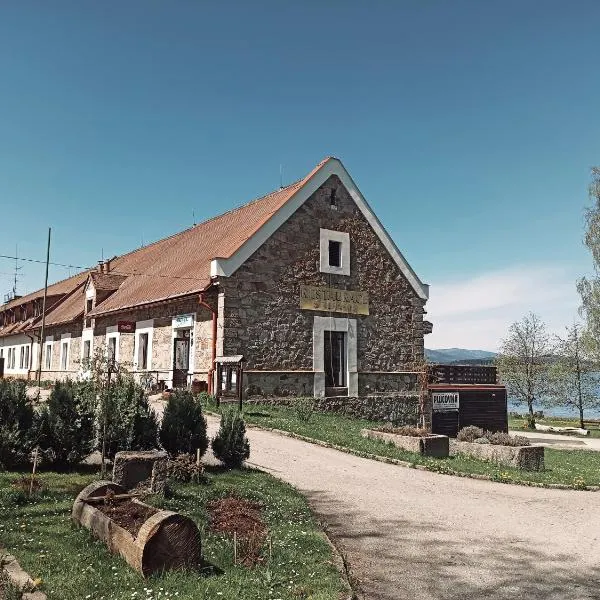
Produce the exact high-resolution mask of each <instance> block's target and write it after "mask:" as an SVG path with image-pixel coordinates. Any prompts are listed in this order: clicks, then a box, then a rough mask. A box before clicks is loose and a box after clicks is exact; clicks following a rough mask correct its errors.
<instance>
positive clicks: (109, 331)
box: [106, 325, 120, 362]
mask: <svg viewBox="0 0 600 600" xmlns="http://www.w3.org/2000/svg"><path fill="white" fill-rule="evenodd" d="M111 338H114V340H115V362H119V359H120V352H119V350H120V348H119V346H120V334H119V329H118V325H111V326H110V327H107V328H106V356H108V343H109V342H108V340H110V339H111Z"/></svg>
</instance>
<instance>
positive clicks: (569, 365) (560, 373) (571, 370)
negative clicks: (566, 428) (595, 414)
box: [550, 323, 600, 429]
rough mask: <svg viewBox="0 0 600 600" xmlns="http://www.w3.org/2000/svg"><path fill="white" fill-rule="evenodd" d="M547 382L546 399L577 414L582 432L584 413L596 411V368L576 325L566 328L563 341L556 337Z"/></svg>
mask: <svg viewBox="0 0 600 600" xmlns="http://www.w3.org/2000/svg"><path fill="white" fill-rule="evenodd" d="M550 379H551V381H552V386H551V390H550V397H551V398H552V399H553V400H554V402H555V404H558V405H561V406H566V407H569V408H574V409H575V410H577V412H578V413H579V425H580V427H581V428H582V429H585V419H584V412H585V411H586V410H589V409H592V408H598V407H600V398H599V397H598V394H597V392H596V389H597V387H598V365H597V363H596V362H595V361H594V360H593V355H592V353H591V352H590V350H589V346H588V344H586V338H585V336H584V333H583V331H582V328H581V326H580V325H578V324H577V323H575V324H574V325H573V326H572V327H567V332H566V336H565V337H564V338H561V337H559V336H557V340H556V346H555V348H554V362H553V365H552V367H551V377H550Z"/></svg>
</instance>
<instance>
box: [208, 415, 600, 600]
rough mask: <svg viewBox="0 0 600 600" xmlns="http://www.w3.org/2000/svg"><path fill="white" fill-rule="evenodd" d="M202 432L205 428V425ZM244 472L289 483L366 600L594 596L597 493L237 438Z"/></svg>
mask: <svg viewBox="0 0 600 600" xmlns="http://www.w3.org/2000/svg"><path fill="white" fill-rule="evenodd" d="M208 420H209V429H210V431H211V434H212V433H213V432H214V431H215V430H216V427H217V419H216V418H214V417H209V418H208ZM248 435H249V438H250V444H251V456H250V461H251V464H253V465H255V466H257V467H260V468H261V469H265V470H268V471H269V472H271V473H272V474H273V475H275V476H277V477H279V478H280V479H283V480H284V481H287V482H289V483H291V484H293V485H294V486H296V487H297V488H298V489H299V490H300V491H301V492H302V493H304V494H305V495H306V497H307V498H308V499H309V502H310V504H311V505H312V508H313V509H314V511H315V512H316V514H317V515H318V516H319V517H320V518H321V519H322V520H323V521H324V522H325V523H326V524H327V527H328V529H329V532H330V534H331V535H332V538H333V539H334V540H335V541H336V543H337V545H338V546H339V548H340V549H341V550H342V551H343V552H344V554H345V555H346V557H347V558H348V561H349V563H350V566H351V569H352V571H353V573H354V575H355V576H356V577H357V578H358V579H359V581H360V584H361V586H362V588H363V591H364V595H365V597H366V598H369V599H381V600H401V599H403V598H407V599H432V600H433V599H450V598H452V599H457V598H460V599H462V598H497V599H508V598H510V599H521V598H527V599H528V600H530V599H540V600H541V599H547V600H554V599H558V598H561V599H564V598H569V599H578V600H579V599H589V598H594V599H600V493H591V492H576V491H562V490H545V489H537V488H527V487H522V486H512V485H505V484H499V483H492V482H487V481H477V480H473V479H462V478H458V477H450V476H445V475H439V474H436V473H429V472H423V471H417V470H413V469H406V468H402V467H397V466H394V465H388V464H385V463H379V462H376V461H371V460H367V459H362V458H358V457H355V456H352V455H349V454H345V453H343V452H338V451H336V450H331V449H328V448H322V447H320V446H316V445H313V444H309V443H306V442H302V441H300V440H295V439H292V438H287V437H284V436H280V435H278V434H275V433H270V432H267V431H262V430H259V429H249V431H248Z"/></svg>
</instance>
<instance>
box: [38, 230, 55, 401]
mask: <svg viewBox="0 0 600 600" xmlns="http://www.w3.org/2000/svg"><path fill="white" fill-rule="evenodd" d="M51 233H52V228H51V227H48V248H47V249H46V278H45V281H44V300H43V303H42V328H41V330H40V347H39V349H38V370H37V385H38V389H39V387H40V384H41V382H42V351H43V349H44V329H45V328H46V298H47V296H48V265H49V264H50V235H51Z"/></svg>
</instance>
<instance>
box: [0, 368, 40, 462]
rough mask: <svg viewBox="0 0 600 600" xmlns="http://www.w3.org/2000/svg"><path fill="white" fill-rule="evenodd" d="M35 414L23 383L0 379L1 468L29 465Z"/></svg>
mask: <svg viewBox="0 0 600 600" xmlns="http://www.w3.org/2000/svg"><path fill="white" fill-rule="evenodd" d="M33 419H34V411H33V406H32V404H31V401H30V400H29V398H28V397H27V389H26V387H25V383H24V382H22V381H6V380H0V469H14V468H18V467H22V466H24V465H26V464H27V463H28V460H29V453H30V451H31V449H32V447H33V440H32V436H31V432H32V425H33Z"/></svg>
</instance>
